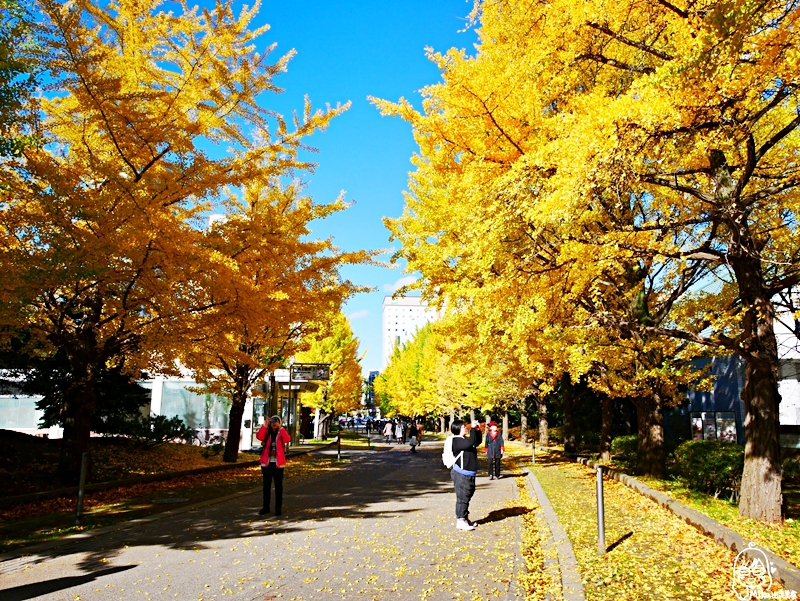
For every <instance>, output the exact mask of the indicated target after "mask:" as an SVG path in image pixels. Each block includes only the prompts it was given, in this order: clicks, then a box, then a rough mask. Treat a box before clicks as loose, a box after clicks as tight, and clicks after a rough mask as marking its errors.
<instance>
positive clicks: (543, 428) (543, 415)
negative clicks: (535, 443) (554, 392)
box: [536, 398, 550, 447]
mask: <svg viewBox="0 0 800 601" xmlns="http://www.w3.org/2000/svg"><path fill="white" fill-rule="evenodd" d="M536 408H537V409H536V410H537V412H538V413H539V446H542V447H549V446H550V435H549V434H548V433H547V403H546V402H545V400H544V399H543V398H538V399H536Z"/></svg>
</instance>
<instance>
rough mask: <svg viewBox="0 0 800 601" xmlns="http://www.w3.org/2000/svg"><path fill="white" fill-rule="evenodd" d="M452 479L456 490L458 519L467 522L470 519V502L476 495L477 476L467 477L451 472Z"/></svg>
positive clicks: (454, 471)
mask: <svg viewBox="0 0 800 601" xmlns="http://www.w3.org/2000/svg"><path fill="white" fill-rule="evenodd" d="M450 477H451V478H452V479H453V486H455V489H456V517H457V518H458V519H464V520H466V519H468V518H469V502H470V500H471V499H472V495H474V494H475V476H465V475H464V474H459V473H458V472H457V471H456V470H450Z"/></svg>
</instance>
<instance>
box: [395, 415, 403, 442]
mask: <svg viewBox="0 0 800 601" xmlns="http://www.w3.org/2000/svg"><path fill="white" fill-rule="evenodd" d="M394 437H395V440H397V444H400V443H402V442H403V422H401V421H400V420H399V419H398V420H397V423H396V424H395V426H394Z"/></svg>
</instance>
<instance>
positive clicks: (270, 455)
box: [256, 415, 291, 515]
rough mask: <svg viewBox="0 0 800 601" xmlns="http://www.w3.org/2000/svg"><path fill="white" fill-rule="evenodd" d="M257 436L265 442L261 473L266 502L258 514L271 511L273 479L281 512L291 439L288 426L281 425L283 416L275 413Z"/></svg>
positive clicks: (278, 510)
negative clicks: (287, 429)
mask: <svg viewBox="0 0 800 601" xmlns="http://www.w3.org/2000/svg"><path fill="white" fill-rule="evenodd" d="M256 438H257V439H258V440H261V441H263V442H264V447H263V449H262V451H261V475H262V476H263V477H264V503H263V505H262V507H261V510H260V511H259V512H258V515H267V514H268V513H269V498H270V493H271V489H272V480H273V479H274V480H275V515H280V514H281V506H282V505H283V468H284V466H285V465H286V445H288V444H289V442H290V441H291V437H290V436H289V433H288V432H287V431H286V428H284V427H282V426H281V418H280V417H278V416H277V415H273V416H272V417H271V418H269V421H267V418H266V416H265V417H264V425H262V426H261V428H259V430H258V432H257V433H256Z"/></svg>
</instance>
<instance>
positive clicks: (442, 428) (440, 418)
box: [439, 415, 445, 434]
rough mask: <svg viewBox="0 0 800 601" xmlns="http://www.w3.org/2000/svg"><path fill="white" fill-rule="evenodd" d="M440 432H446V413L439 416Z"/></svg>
mask: <svg viewBox="0 0 800 601" xmlns="http://www.w3.org/2000/svg"><path fill="white" fill-rule="evenodd" d="M439 432H440V433H441V434H444V433H445V420H444V415H440V416H439Z"/></svg>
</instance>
